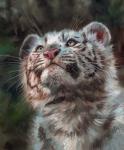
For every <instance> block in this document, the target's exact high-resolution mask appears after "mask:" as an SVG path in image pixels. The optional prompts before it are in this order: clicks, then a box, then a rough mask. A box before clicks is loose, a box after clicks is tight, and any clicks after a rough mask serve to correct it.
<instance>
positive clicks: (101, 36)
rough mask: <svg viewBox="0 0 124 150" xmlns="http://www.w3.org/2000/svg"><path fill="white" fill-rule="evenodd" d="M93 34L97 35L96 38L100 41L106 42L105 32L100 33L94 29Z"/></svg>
mask: <svg viewBox="0 0 124 150" xmlns="http://www.w3.org/2000/svg"><path fill="white" fill-rule="evenodd" d="M92 32H93V33H96V38H97V40H98V41H101V42H103V40H104V32H103V31H99V30H97V29H92Z"/></svg>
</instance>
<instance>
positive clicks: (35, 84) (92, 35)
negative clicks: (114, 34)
mask: <svg viewBox="0 0 124 150" xmlns="http://www.w3.org/2000/svg"><path fill="white" fill-rule="evenodd" d="M110 40H111V36H110V33H109V30H108V29H107V27H106V26H105V25H103V24H102V23H98V22H92V23H90V24H88V25H87V26H85V27H84V28H82V29H81V30H79V31H74V30H62V31H60V32H49V33H47V34H45V35H44V36H42V37H40V36H38V35H35V34H31V35H29V36H28V37H27V38H26V39H25V40H24V42H23V44H22V46H21V50H20V57H21V58H22V63H21V69H22V70H23V73H24V76H23V79H22V82H23V84H24V88H25V89H26V90H25V91H26V95H27V97H28V99H30V100H31V102H32V103H33V105H37V104H39V103H41V102H42V101H43V100H44V99H46V97H47V96H48V95H49V94H50V93H51V94H53V95H55V94H57V93H58V92H59V91H62V90H64V89H66V88H67V89H69V88H75V90H78V88H79V87H80V86H79V84H83V83H85V84H88V83H90V82H93V81H95V80H98V81H100V80H102V81H103V80H104V78H105V76H106V74H105V70H107V69H108V66H109V65H110V63H111V62H110V61H111V59H110V60H109V59H108V58H109V57H110V56H108V55H110V54H111V52H110V50H111V46H110ZM96 84H97V83H96Z"/></svg>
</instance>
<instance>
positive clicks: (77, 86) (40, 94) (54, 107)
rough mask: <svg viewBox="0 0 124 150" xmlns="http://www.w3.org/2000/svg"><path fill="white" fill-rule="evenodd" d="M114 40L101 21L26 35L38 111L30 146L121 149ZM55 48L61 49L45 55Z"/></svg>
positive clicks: (30, 93) (27, 78)
mask: <svg viewBox="0 0 124 150" xmlns="http://www.w3.org/2000/svg"><path fill="white" fill-rule="evenodd" d="M110 40H111V36H110V33H109V30H108V29H107V27H106V26H105V25H103V24H101V23H98V22H93V23H90V24H89V25H87V26H86V27H84V28H83V29H81V30H80V31H73V30H63V31H60V32H50V33H47V34H45V35H44V36H43V37H39V36H38V35H29V36H28V37H27V38H26V39H25V40H24V42H23V44H22V47H21V51H20V56H21V58H22V63H21V70H22V72H23V79H22V83H23V85H24V93H25V96H26V99H27V101H28V102H29V103H31V105H32V106H33V108H34V109H35V110H36V112H37V115H36V117H35V118H34V123H33V125H32V129H31V135H30V136H29V137H30V140H31V142H29V145H31V147H30V148H29V149H30V150H31V149H32V150H114V149H115V150H116V147H117V146H116V144H115V143H113V142H116V139H117V145H118V146H120V148H119V149H121V147H123V141H122V138H123V135H122V134H121V132H120V131H121V130H123V127H124V126H123V121H121V122H120V123H119V121H120V120H123V113H124V112H123V109H122V106H123V101H121V102H119V101H118V100H117V99H119V97H120V96H121V90H120V88H119V86H118V79H117V76H116V69H115V67H114V57H113V55H112V51H111V44H110ZM53 48H57V49H59V53H58V54H57V55H56V56H55V57H54V59H52V60H49V59H47V58H45V57H44V52H45V51H46V50H52V49H53ZM119 114H120V116H119ZM120 117H121V118H120ZM119 135H120V137H121V138H120V137H118V136H119ZM123 139H124V138H123Z"/></svg>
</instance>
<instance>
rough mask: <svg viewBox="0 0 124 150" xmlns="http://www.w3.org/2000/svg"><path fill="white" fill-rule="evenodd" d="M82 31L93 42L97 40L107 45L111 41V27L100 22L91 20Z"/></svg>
mask: <svg viewBox="0 0 124 150" xmlns="http://www.w3.org/2000/svg"><path fill="white" fill-rule="evenodd" d="M82 32H83V34H85V36H86V38H87V40H89V41H91V42H93V41H96V42H99V43H101V44H103V45H104V46H106V45H108V44H109V43H110V41H111V35H110V31H109V29H108V28H107V27H106V26H105V25H104V24H102V23H100V22H91V23H90V24H88V25H87V26H85V27H84V28H83V30H82Z"/></svg>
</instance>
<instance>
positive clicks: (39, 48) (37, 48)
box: [35, 45, 43, 52]
mask: <svg viewBox="0 0 124 150" xmlns="http://www.w3.org/2000/svg"><path fill="white" fill-rule="evenodd" d="M42 49H43V46H42V45H38V46H37V47H36V49H35V51H36V52H41V51H42Z"/></svg>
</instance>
